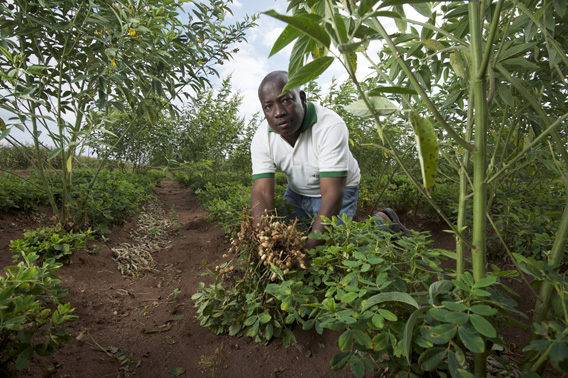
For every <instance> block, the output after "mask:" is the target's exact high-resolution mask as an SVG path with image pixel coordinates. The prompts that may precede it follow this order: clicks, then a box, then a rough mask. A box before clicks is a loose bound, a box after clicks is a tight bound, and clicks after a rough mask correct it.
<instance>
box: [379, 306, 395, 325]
mask: <svg viewBox="0 0 568 378" xmlns="http://www.w3.org/2000/svg"><path fill="white" fill-rule="evenodd" d="M377 311H378V312H379V314H380V315H381V316H382V317H383V318H385V319H386V320H390V321H391V322H396V321H397V320H398V317H397V316H396V315H395V314H394V313H393V312H391V311H389V310H385V309H384V308H379V309H378V310H377Z"/></svg>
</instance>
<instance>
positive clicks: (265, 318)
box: [258, 313, 272, 324]
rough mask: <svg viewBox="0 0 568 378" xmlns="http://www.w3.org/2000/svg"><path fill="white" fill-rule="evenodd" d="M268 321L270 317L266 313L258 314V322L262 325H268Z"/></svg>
mask: <svg viewBox="0 0 568 378" xmlns="http://www.w3.org/2000/svg"><path fill="white" fill-rule="evenodd" d="M270 319H272V316H270V314H267V313H263V314H260V315H259V317H258V320H259V321H260V322H261V323H262V324H266V323H268V322H269V321H270Z"/></svg>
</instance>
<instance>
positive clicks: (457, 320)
mask: <svg viewBox="0 0 568 378" xmlns="http://www.w3.org/2000/svg"><path fill="white" fill-rule="evenodd" d="M468 319H469V316H468V315H467V314H466V313H465V312H449V313H448V315H447V316H446V321H447V322H448V323H453V324H457V325H462V324H465V323H466V322H467V320H468Z"/></svg>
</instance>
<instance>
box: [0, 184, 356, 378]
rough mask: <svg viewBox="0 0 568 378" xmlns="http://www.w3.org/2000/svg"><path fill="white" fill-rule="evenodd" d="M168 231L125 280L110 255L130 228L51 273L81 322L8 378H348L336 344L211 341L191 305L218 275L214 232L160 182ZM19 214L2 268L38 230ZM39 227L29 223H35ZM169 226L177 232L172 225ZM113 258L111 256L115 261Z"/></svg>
mask: <svg viewBox="0 0 568 378" xmlns="http://www.w3.org/2000/svg"><path fill="white" fill-rule="evenodd" d="M156 194H157V196H158V198H159V201H160V203H161V204H162V208H163V209H164V211H165V212H166V213H167V214H168V215H169V218H170V220H171V221H173V222H174V232H173V233H170V234H169V236H168V238H167V239H168V241H169V245H168V246H167V247H166V248H163V249H161V250H159V251H157V252H154V253H153V259H154V262H155V270H153V271H152V272H149V273H147V274H145V275H144V276H143V277H141V278H125V277H124V276H122V275H121V274H120V272H119V271H118V269H117V264H116V263H115V262H114V261H113V259H112V256H113V252H112V250H111V248H116V247H119V246H121V245H123V244H122V243H130V244H134V241H133V239H132V237H131V235H133V234H134V232H135V231H136V221H135V220H132V221H131V222H128V223H126V224H125V225H123V226H121V227H119V228H115V229H114V230H113V232H112V234H110V235H109V236H108V241H107V242H106V243H104V242H96V243H95V244H94V246H93V247H91V248H90V252H89V253H88V252H81V253H78V254H75V255H73V256H72V258H71V260H70V262H69V264H67V265H65V266H64V267H63V268H61V270H60V271H59V276H60V278H61V279H62V284H63V286H64V287H66V288H67V289H68V290H69V295H68V296H67V297H66V300H67V301H69V302H70V303H71V304H72V306H73V307H75V308H76V310H75V314H76V315H78V316H79V320H77V321H75V322H73V323H70V324H69V327H68V328H69V330H70V332H71V336H72V341H71V343H70V344H67V345H65V346H64V347H63V348H62V349H61V350H59V351H57V352H55V353H54V354H53V355H52V356H50V357H43V358H37V359H34V361H33V362H32V364H31V365H30V367H29V368H28V369H27V370H24V371H22V372H15V371H14V370H13V369H12V370H11V371H9V372H8V374H9V376H14V377H27V376H32V377H61V378H63V377H78V378H79V377H98V378H103V377H117V376H121V377H125V376H134V375H135V376H136V377H172V376H174V375H175V374H179V373H182V372H183V375H182V376H183V377H213V376H214V377H311V378H313V377H351V376H352V375H351V374H350V373H349V371H348V370H344V371H341V372H337V373H335V372H332V371H330V369H329V361H330V359H331V357H332V356H333V355H334V354H335V353H336V351H337V348H336V347H335V341H336V338H337V335H333V334H330V333H324V335H323V336H318V335H317V334H316V333H315V332H305V331H301V330H295V335H296V338H297V340H298V344H297V345H295V346H291V347H289V348H284V347H283V346H282V344H281V342H280V340H274V341H273V342H271V343H270V344H269V345H268V346H261V345H258V344H256V343H254V341H252V339H250V338H235V337H229V336H226V335H215V334H213V333H212V332H210V331H209V330H208V329H205V328H203V327H201V326H199V324H198V322H197V320H196V318H195V309H194V307H193V303H192V301H191V296H192V294H193V293H194V292H195V288H196V286H197V284H198V283H199V282H200V281H207V277H203V276H202V273H204V266H207V267H209V268H211V269H213V268H214V267H215V265H218V264H219V263H220V261H221V259H222V258H221V256H222V254H223V253H225V252H226V246H227V245H226V240H225V237H224V234H223V232H222V230H221V229H220V228H219V227H217V226H215V225H213V224H211V223H208V222H207V221H206V217H207V212H206V211H205V210H204V209H203V208H202V207H201V206H200V205H199V203H198V200H197V196H196V195H195V194H194V193H193V192H192V191H191V189H187V188H182V187H180V186H179V185H178V184H177V183H175V182H172V181H168V180H166V181H164V182H163V183H162V185H161V186H160V187H158V188H157V189H156ZM43 219H44V221H43V223H40V224H38V223H37V222H36V221H34V220H32V219H29V218H28V217H22V215H21V214H17V213H16V214H11V215H10V214H1V215H0V236H1V242H0V264H2V266H5V265H8V264H10V252H9V250H8V247H7V246H8V243H9V240H11V239H16V238H21V237H22V232H23V231H24V230H25V229H28V228H33V227H39V226H46V224H45V220H46V219H48V217H47V216H46V217H44V218H43ZM36 220H37V219H36ZM176 222H177V225H176V224H175V223H176ZM114 255H115V256H116V253H115V254H114Z"/></svg>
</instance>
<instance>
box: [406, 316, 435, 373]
mask: <svg viewBox="0 0 568 378" xmlns="http://www.w3.org/2000/svg"><path fill="white" fill-rule="evenodd" d="M429 309H430V306H424V307H420V308H419V309H417V310H415V311H414V312H413V313H412V314H411V315H410V317H409V318H408V320H407V322H406V324H405V325H404V333H403V335H402V346H403V349H404V356H405V357H406V361H408V363H409V364H410V352H411V350H410V348H411V347H412V333H413V332H412V331H413V330H414V324H415V323H416V321H417V320H418V317H419V316H420V315H422V314H423V313H424V312H426V311H428V310H429Z"/></svg>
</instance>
